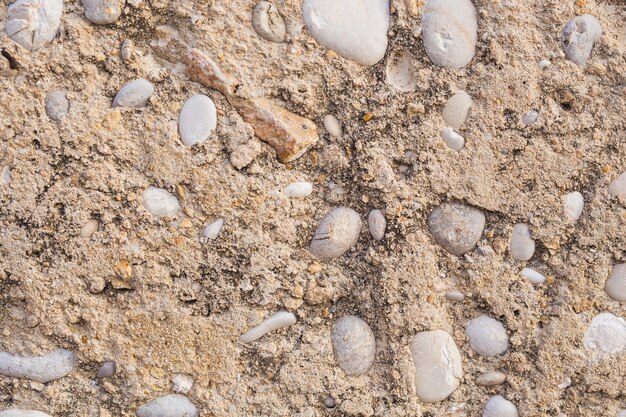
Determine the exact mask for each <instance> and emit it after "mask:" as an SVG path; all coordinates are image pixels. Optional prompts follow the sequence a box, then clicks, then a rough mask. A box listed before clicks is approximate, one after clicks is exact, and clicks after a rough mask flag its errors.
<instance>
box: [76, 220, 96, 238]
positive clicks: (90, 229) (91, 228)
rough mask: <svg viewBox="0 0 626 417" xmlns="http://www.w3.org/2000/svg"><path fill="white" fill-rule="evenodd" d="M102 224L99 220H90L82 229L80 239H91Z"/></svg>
mask: <svg viewBox="0 0 626 417" xmlns="http://www.w3.org/2000/svg"><path fill="white" fill-rule="evenodd" d="M99 226H100V224H99V223H98V220H93V219H92V220H89V221H88V222H87V223H85V225H84V226H83V227H82V228H81V229H80V237H82V238H83V239H88V238H90V237H91V236H92V235H93V234H94V233H96V231H98V227H99Z"/></svg>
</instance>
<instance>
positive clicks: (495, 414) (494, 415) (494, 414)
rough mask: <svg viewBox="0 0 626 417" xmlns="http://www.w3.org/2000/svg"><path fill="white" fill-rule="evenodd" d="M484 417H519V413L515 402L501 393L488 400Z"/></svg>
mask: <svg viewBox="0 0 626 417" xmlns="http://www.w3.org/2000/svg"><path fill="white" fill-rule="evenodd" d="M483 417H519V415H518V414H517V407H515V404H513V403H512V402H511V401H509V400H507V399H505V398H504V397H503V396H501V395H494V396H493V397H491V398H489V401H487V405H485V410H484V411H483Z"/></svg>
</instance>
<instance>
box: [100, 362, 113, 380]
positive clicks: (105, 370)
mask: <svg viewBox="0 0 626 417" xmlns="http://www.w3.org/2000/svg"><path fill="white" fill-rule="evenodd" d="M116 370H117V364H116V363H115V362H113V361H106V362H104V363H103V364H102V365H101V366H100V369H98V374H97V375H96V377H97V378H111V377H113V375H115V371H116Z"/></svg>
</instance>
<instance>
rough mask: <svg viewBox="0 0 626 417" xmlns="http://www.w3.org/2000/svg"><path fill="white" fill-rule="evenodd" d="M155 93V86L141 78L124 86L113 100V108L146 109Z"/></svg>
mask: <svg viewBox="0 0 626 417" xmlns="http://www.w3.org/2000/svg"><path fill="white" fill-rule="evenodd" d="M152 93H154V86H153V85H152V83H151V82H150V81H148V80H144V79H143V78H140V79H138V80H135V81H131V82H129V83H128V84H126V85H124V86H123V87H122V88H121V89H120V91H119V92H118V93H117V95H116V96H115V98H114V99H113V107H145V106H146V103H148V100H150V97H151V96H152Z"/></svg>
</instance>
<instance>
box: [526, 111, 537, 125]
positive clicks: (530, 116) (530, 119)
mask: <svg viewBox="0 0 626 417" xmlns="http://www.w3.org/2000/svg"><path fill="white" fill-rule="evenodd" d="M538 118H539V112H538V111H536V110H531V111H529V112H528V113H526V114H524V115H523V116H522V123H524V124H525V125H526V126H528V125H532V124H533V123H535V122H536V121H537V119H538Z"/></svg>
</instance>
